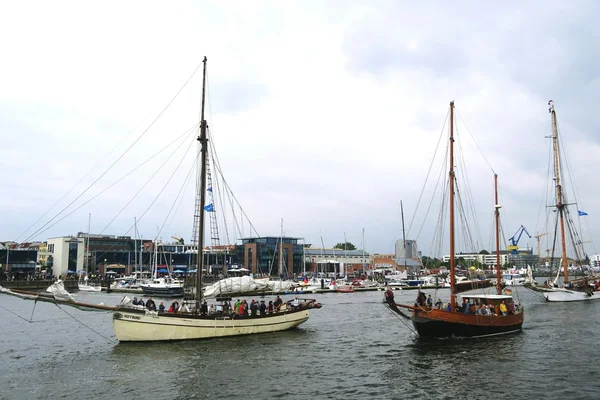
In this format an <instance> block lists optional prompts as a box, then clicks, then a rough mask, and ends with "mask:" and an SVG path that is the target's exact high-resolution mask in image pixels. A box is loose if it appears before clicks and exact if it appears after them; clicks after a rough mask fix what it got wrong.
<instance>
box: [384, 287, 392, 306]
mask: <svg viewBox="0 0 600 400" xmlns="http://www.w3.org/2000/svg"><path fill="white" fill-rule="evenodd" d="M385 301H387V302H388V303H390V304H393V303H394V291H393V290H392V288H391V287H389V286H388V287H387V289H386V290H385Z"/></svg>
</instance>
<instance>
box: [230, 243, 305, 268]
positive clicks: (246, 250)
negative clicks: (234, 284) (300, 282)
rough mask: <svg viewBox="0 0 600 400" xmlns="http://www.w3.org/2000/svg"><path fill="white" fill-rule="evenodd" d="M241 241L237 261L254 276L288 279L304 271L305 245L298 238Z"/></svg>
mask: <svg viewBox="0 0 600 400" xmlns="http://www.w3.org/2000/svg"><path fill="white" fill-rule="evenodd" d="M240 240H241V241H242V244H241V245H239V246H237V247H236V252H237V259H238V260H240V261H241V262H242V264H243V266H244V267H245V268H248V269H249V270H250V271H251V272H252V273H253V274H259V275H270V276H280V277H288V276H292V275H297V274H300V273H301V272H302V271H303V268H304V266H303V253H302V248H303V245H302V244H299V243H298V241H299V240H300V239H298V238H293V237H287V236H284V237H277V236H266V237H256V238H244V239H240Z"/></svg>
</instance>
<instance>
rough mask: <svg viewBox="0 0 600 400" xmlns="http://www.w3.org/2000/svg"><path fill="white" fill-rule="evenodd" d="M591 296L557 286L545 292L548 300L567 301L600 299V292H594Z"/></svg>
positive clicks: (544, 294)
mask: <svg viewBox="0 0 600 400" xmlns="http://www.w3.org/2000/svg"><path fill="white" fill-rule="evenodd" d="M593 293H594V294H592V295H591V296H590V295H589V294H587V293H585V292H576V291H573V290H568V289H562V288H555V289H551V290H549V291H545V292H543V293H542V294H543V296H544V297H545V298H546V300H548V301H556V302H566V301H590V300H597V299H600V292H593Z"/></svg>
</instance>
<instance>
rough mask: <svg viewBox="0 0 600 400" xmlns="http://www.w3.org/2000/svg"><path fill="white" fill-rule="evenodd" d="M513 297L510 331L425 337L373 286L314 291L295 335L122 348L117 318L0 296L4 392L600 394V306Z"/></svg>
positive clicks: (406, 295) (98, 297)
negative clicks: (315, 306)
mask: <svg viewBox="0 0 600 400" xmlns="http://www.w3.org/2000/svg"><path fill="white" fill-rule="evenodd" d="M447 293H448V292H447V291H443V290H441V291H439V292H438V294H437V295H435V294H434V296H436V297H441V298H442V299H444V298H445V297H446V298H447V296H448V294H447ZM513 293H515V294H516V295H518V296H519V297H520V300H521V302H522V303H523V304H524V305H525V306H526V320H525V324H524V328H523V332H522V333H520V334H515V335H511V336H505V337H494V338H481V339H476V340H473V339H471V340H442V341H422V340H418V339H417V338H416V337H415V336H414V335H413V333H412V332H411V330H410V329H409V326H407V325H406V324H405V323H404V322H403V321H401V320H399V319H398V318H396V317H395V316H394V315H393V314H391V313H390V311H389V310H387V309H386V308H385V307H384V306H383V305H382V304H381V302H380V299H381V297H382V292H367V293H350V294H342V293H339V294H338V293H331V294H323V295H314V297H316V298H318V299H319V301H321V302H322V303H323V305H324V306H323V308H322V309H320V310H315V311H313V312H312V313H311V317H310V319H309V320H308V321H307V322H306V323H305V324H303V325H301V326H300V327H299V328H298V329H296V330H293V331H288V332H281V333H275V334H265V335H255V336H247V337H237V338H222V339H214V340H206V341H183V342H176V343H120V344H119V343H117V342H116V340H115V338H114V336H113V334H112V320H111V318H112V317H111V315H110V314H107V313H102V312H84V311H79V310H76V309H72V308H64V311H63V310H62V309H59V308H58V307H57V306H54V305H51V304H44V303H39V304H37V305H36V308H35V313H34V314H33V320H34V321H35V322H33V323H29V322H26V321H24V320H23V319H20V318H18V317H17V316H15V315H14V314H12V313H15V314H18V315H19V316H21V317H23V318H25V319H27V320H29V318H30V316H31V313H32V310H33V305H34V303H33V302H30V301H25V300H21V299H18V298H14V297H10V296H5V295H0V306H1V307H2V308H0V318H1V321H2V322H1V324H0V399H37V398H68V399H76V398H77V399H79V398H94V399H98V398H99V399H116V398H127V399H129V398H132V399H134V398H135V399H143V398H145V399H184V398H185V399H188V398H198V399H204V398H207V399H242V398H243V399H277V398H284V399H310V398H317V399H365V398H376V399H413V398H414V399H417V398H418V399H457V398H460V399H480V398H481V399H484V398H485V399H488V398H489V399H509V398H510V399H523V398H534V397H542V396H543V397H544V398H545V399H548V398H569V399H576V398H581V399H594V398H599V397H600V383H599V382H600V380H599V379H598V375H599V374H600V369H599V368H597V367H596V365H597V363H596V360H598V359H600V357H599V356H600V350H599V349H598V346H597V344H596V343H597V339H596V338H597V337H599V336H600V318H599V317H600V301H598V302H597V303H596V302H592V303H587V302H586V303H572V304H565V303H562V304H561V303H556V304H554V303H544V302H543V300H542V299H540V298H539V297H537V296H536V295H535V294H534V293H532V292H529V291H527V290H525V289H522V288H519V289H518V290H515V291H514V292H513ZM415 296H416V293H415V292H400V291H397V292H396V299H397V300H399V301H402V300H403V299H404V300H406V301H410V302H412V301H413V300H414V299H413V298H414V297H415ZM78 298H79V299H80V300H82V301H86V300H89V301H91V302H100V301H104V302H105V303H106V304H116V303H117V302H118V301H119V299H120V296H119V295H116V294H115V295H112V294H111V295H107V294H84V293H81V294H79V295H78ZM8 310H10V312H9V311H8ZM65 311H66V312H68V313H69V314H70V315H67V314H66V313H65ZM11 312H12V313H11Z"/></svg>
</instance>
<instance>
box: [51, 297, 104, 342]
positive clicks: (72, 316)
mask: <svg viewBox="0 0 600 400" xmlns="http://www.w3.org/2000/svg"><path fill="white" fill-rule="evenodd" d="M54 304H55V305H56V307H58V308H59V309H60V310H62V311H63V312H64V313H65V314H67V315H68V316H69V317H71V318H73V319H74V320H75V321H77V322H79V323H80V324H81V325H83V326H84V327H85V328H88V329H89V330H90V331H92V332H94V333H95V334H96V335H98V336H100V337H101V338H104V339H106V341H108V342H109V343H115V340H113V339H111V338H108V337H106V336H104V335H103V334H101V333H100V332H98V331H96V330H94V329H93V328H91V327H89V326H87V325H86V324H84V323H83V322H81V321H80V320H79V319H77V318H76V317H75V316H74V315H72V314H69V313H68V312H67V311H66V310H65V309H64V308H62V307H61V306H59V305H58V304H57V303H54Z"/></svg>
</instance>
